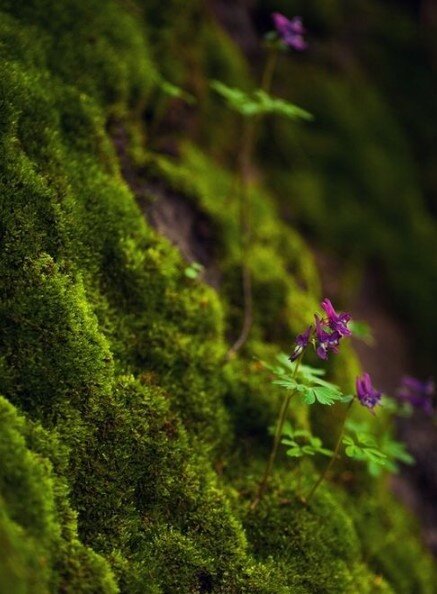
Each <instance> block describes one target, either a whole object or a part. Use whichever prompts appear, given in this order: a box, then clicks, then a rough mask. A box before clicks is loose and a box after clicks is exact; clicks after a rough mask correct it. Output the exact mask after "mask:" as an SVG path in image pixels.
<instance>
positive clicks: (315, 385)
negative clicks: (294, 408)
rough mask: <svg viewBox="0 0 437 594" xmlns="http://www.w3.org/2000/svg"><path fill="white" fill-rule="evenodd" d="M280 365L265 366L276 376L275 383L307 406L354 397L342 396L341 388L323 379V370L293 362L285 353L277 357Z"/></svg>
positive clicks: (328, 403) (348, 399)
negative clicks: (294, 394)
mask: <svg viewBox="0 0 437 594" xmlns="http://www.w3.org/2000/svg"><path fill="white" fill-rule="evenodd" d="M277 360H278V363H279V364H278V365H273V366H271V365H266V364H265V366H266V367H267V368H268V369H269V370H270V371H271V372H272V373H273V374H274V375H275V376H276V379H275V380H273V383H274V384H276V385H278V386H282V387H283V388H285V389H286V390H292V391H293V392H296V393H297V394H299V395H300V396H301V397H302V400H303V401H304V402H305V404H314V403H315V402H318V403H319V404H324V405H328V406H330V405H331V404H334V402H348V401H350V399H351V398H353V397H352V396H345V395H343V394H342V392H341V390H340V388H339V387H338V386H336V385H335V384H332V383H331V382H327V381H326V380H324V379H323V377H322V376H323V375H324V374H325V372H324V370H323V369H316V368H314V367H310V366H309V365H302V364H300V365H299V364H298V363H297V362H291V361H290V360H289V359H288V357H287V355H286V354H285V353H281V354H280V355H278V356H277Z"/></svg>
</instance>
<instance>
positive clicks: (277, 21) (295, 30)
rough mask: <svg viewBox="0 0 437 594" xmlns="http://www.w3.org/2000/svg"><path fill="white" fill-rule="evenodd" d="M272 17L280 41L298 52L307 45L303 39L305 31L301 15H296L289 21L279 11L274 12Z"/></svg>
mask: <svg viewBox="0 0 437 594" xmlns="http://www.w3.org/2000/svg"><path fill="white" fill-rule="evenodd" d="M272 19H273V23H274V25H275V28H276V31H277V32H278V35H279V37H280V38H281V41H282V43H284V44H285V45H288V46H289V47H291V48H293V49H294V50H297V51H299V52H301V51H303V50H305V49H306V48H307V47H308V44H307V42H306V41H305V39H304V35H305V32H306V31H305V27H304V26H303V24H302V19H301V17H298V16H296V17H294V18H293V19H291V21H290V20H289V19H287V17H286V16H284V15H283V14H281V13H280V12H274V13H273V14H272Z"/></svg>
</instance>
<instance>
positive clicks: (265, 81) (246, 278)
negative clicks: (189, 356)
mask: <svg viewBox="0 0 437 594" xmlns="http://www.w3.org/2000/svg"><path fill="white" fill-rule="evenodd" d="M277 57H278V50H277V49H276V48H271V49H270V50H269V53H268V56H267V60H266V64H265V66H264V71H263V74H262V78H261V90H262V91H264V92H266V93H268V92H269V91H270V88H271V85H272V81H273V75H274V71H275V68H276V63H277ZM259 119H260V116H257V117H255V118H253V119H248V120H245V121H244V129H243V140H242V146H241V153H240V159H239V178H240V184H239V185H240V231H241V244H242V246H241V247H242V256H241V261H242V284H243V308H244V317H243V326H242V329H241V332H240V335H239V337H238V338H237V340H236V341H235V342H234V344H233V345H232V346H231V348H230V349H229V351H228V353H227V359H230V358H232V357H233V356H234V355H235V354H236V353H237V352H238V351H239V350H240V349H241V347H242V346H243V345H244V344H245V342H246V341H247V339H248V338H249V334H250V330H251V328H252V322H253V296H252V275H251V273H250V267H249V253H250V245H251V227H252V226H251V204H250V196H249V185H250V168H251V162H252V154H253V150H254V146H255V141H256V133H257V127H258V123H259Z"/></svg>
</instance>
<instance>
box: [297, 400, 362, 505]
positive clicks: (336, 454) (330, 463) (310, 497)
mask: <svg viewBox="0 0 437 594" xmlns="http://www.w3.org/2000/svg"><path fill="white" fill-rule="evenodd" d="M352 404H353V400H351V401H350V403H349V406H348V407H347V409H346V413H345V415H344V418H343V422H342V424H341V429H340V433H339V435H338V439H337V444H336V446H335V449H334V453H333V455H332V458H331V459H330V461H329V463H328V464H327V466H326V468H325V470H324V471H323V472H322V474H321V475H320V477H319V478H318V480H317V481H316V482H315V484H314V485H313V487H312V489H311V491H310V492H309V493H308V496H307V497H306V499H305V503H306V504H307V505H308V503H309V502H310V501H311V499H312V498H313V496H314V493H315V492H316V491H317V489H318V488H319V486H320V485H321V483H322V482H323V481H324V480H325V478H326V476H327V475H328V473H329V471H330V470H331V468H332V465H333V464H334V462H335V460H336V459H337V456H338V452H339V451H340V447H341V443H342V439H343V434H344V429H345V427H346V419H347V417H348V415H349V411H350V409H351V406H352Z"/></svg>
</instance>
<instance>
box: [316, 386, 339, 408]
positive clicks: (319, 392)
mask: <svg viewBox="0 0 437 594" xmlns="http://www.w3.org/2000/svg"><path fill="white" fill-rule="evenodd" d="M311 390H312V392H313V394H314V396H315V398H316V399H317V401H318V402H320V404H325V405H327V406H331V404H334V402H336V401H338V400H339V399H340V397H341V392H338V391H337V390H333V389H332V388H328V387H324V386H317V387H315V388H311Z"/></svg>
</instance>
